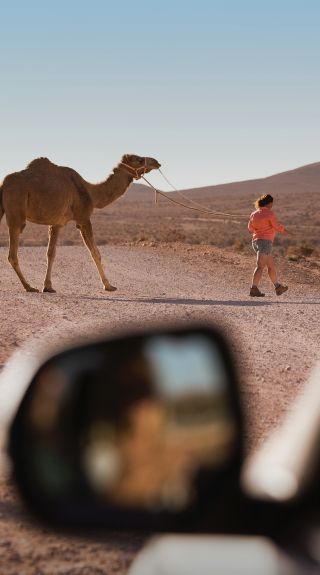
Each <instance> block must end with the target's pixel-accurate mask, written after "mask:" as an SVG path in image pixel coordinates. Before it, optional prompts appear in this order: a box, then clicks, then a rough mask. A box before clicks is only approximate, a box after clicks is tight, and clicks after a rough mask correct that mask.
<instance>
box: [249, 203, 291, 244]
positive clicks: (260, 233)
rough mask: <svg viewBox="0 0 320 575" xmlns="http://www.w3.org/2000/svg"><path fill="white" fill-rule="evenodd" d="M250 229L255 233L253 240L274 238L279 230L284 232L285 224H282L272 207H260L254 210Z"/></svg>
mask: <svg viewBox="0 0 320 575" xmlns="http://www.w3.org/2000/svg"><path fill="white" fill-rule="evenodd" d="M248 230H249V231H250V232H252V233H253V236H252V239H253V240H274V238H275V235H276V233H277V232H283V231H284V226H283V225H282V224H280V223H279V222H278V220H277V218H276V216H275V214H274V213H273V211H272V209H271V208H267V207H264V208H259V209H258V210H256V211H255V212H252V214H251V216H250V219H249V223H248Z"/></svg>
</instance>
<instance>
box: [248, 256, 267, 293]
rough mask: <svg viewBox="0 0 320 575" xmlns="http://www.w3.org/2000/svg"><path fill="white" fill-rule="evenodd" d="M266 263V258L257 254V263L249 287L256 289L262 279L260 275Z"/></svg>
mask: <svg viewBox="0 0 320 575" xmlns="http://www.w3.org/2000/svg"><path fill="white" fill-rule="evenodd" d="M267 263H268V256H266V255H264V254H262V253H261V252H258V253H257V263H256V267H255V270H254V272H253V277H252V286H251V287H258V285H259V283H260V280H261V278H262V273H263V270H264V268H265V267H266V266H267Z"/></svg>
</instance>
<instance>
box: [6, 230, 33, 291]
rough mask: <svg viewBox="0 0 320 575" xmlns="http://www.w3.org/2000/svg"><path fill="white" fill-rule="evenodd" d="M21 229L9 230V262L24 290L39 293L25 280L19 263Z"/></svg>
mask: <svg viewBox="0 0 320 575" xmlns="http://www.w3.org/2000/svg"><path fill="white" fill-rule="evenodd" d="M20 231H21V229H20V228H16V227H15V228H9V240H10V244H9V255H8V260H9V263H10V264H11V265H12V267H13V269H14V271H15V272H16V274H17V276H18V278H19V280H20V281H21V283H22V285H23V287H24V289H25V290H26V291H32V292H38V291H39V290H38V289H36V288H33V287H31V285H30V284H28V282H27V281H26V279H25V278H24V275H23V273H22V271H21V269H20V266H19V261H18V247H19V235H20Z"/></svg>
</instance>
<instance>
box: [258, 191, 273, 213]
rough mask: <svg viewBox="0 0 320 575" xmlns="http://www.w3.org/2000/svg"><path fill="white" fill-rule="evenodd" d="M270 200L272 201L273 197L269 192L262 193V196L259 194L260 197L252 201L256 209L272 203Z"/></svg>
mask: <svg viewBox="0 0 320 575" xmlns="http://www.w3.org/2000/svg"><path fill="white" fill-rule="evenodd" d="M272 202H273V197H272V196H271V195H270V194H263V196H260V198H258V199H257V200H256V201H255V202H254V205H255V207H256V208H257V209H258V208H263V207H264V206H267V205H268V204H272Z"/></svg>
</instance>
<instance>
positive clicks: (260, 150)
mask: <svg viewBox="0 0 320 575" xmlns="http://www.w3.org/2000/svg"><path fill="white" fill-rule="evenodd" d="M319 17H320V3H319V2H318V0H301V1H298V0H290V1H289V0H278V1H275V0H268V1H264V0H261V1H260V0H244V1H242V0H221V1H220V0H211V1H209V0H197V1H196V0H194V1H193V0H184V1H180V0H171V1H170V0H162V1H161V2H160V1H159V2H153V1H152V0H149V2H147V1H146V0H134V1H132V2H129V0H122V1H121V2H116V1H113V2H109V1H108V0H105V1H103V0H90V1H83V0H77V2H75V1H73V0H55V1H54V2H53V1H50V2H49V1H46V0H42V1H40V0H28V2H25V1H23V0H20V1H17V0H11V1H10V2H5V3H4V2H1V18H0V73H1V76H0V78H1V84H0V103H1V106H0V179H2V178H3V177H4V176H5V175H6V174H7V173H9V172H12V171H15V170H20V169H22V168H23V167H24V166H25V165H26V164H27V163H28V162H29V161H30V160H32V159H33V158H35V157H38V156H48V157H49V158H50V159H51V160H52V161H54V162H56V163H58V164H63V165H69V166H72V167H74V168H75V169H76V170H78V171H79V172H80V173H81V174H82V175H83V176H84V177H85V178H87V179H89V180H91V181H99V180H101V179H103V178H104V177H105V175H107V173H108V172H109V171H110V170H111V168H112V167H113V166H114V165H115V164H116V163H117V162H118V161H119V159H120V157H121V155H122V154H123V153H126V152H132V153H137V154H140V155H148V156H154V157H156V158H157V159H158V160H159V161H160V162H161V163H162V166H163V170H164V172H165V173H166V174H167V176H168V177H169V178H170V179H171V180H172V181H173V183H174V184H175V185H176V186H177V187H179V188H186V187H197V186H203V185H210V184H214V183H220V182H228V181H233V180H241V179H247V178H248V179H249V178H255V177H260V176H261V177H262V176H265V175H271V174H272V173H276V172H279V171H283V170H286V169H290V168H294V167H297V166H299V165H303V164H307V163H311V162H316V161H320V152H319V149H320V146H319V143H320V121H319V120H320V105H319V102H320V79H319V61H320V58H319V56H320V53H319V52H320V50H319V45H320V34H319V32H320V30H319V27H320V19H319ZM150 179H152V181H153V182H154V183H155V184H157V185H160V179H159V178H158V176H157V175H156V174H154V175H152V177H151V176H150ZM161 187H162V189H167V186H166V184H165V183H164V184H163V185H162V184H161Z"/></svg>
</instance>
